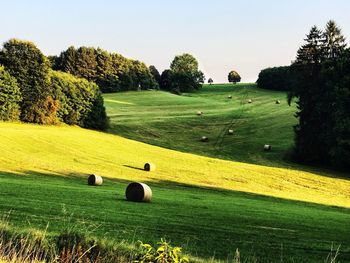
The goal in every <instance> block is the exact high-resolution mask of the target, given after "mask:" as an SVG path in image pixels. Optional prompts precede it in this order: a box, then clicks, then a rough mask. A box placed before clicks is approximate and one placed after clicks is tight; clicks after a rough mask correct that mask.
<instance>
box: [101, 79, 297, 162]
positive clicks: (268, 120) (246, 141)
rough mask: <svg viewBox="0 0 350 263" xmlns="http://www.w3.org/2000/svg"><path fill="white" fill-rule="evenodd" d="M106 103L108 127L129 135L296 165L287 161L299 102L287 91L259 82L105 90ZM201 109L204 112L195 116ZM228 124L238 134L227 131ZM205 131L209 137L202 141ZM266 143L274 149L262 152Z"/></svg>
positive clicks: (185, 148)
mask: <svg viewBox="0 0 350 263" xmlns="http://www.w3.org/2000/svg"><path fill="white" fill-rule="evenodd" d="M229 95H231V96H232V99H229V98H228V96H229ZM248 99H251V100H252V103H251V104H249V103H248ZM276 100H280V102H281V104H276V103H275V102H276ZM105 105H106V108H107V111H108V115H109V116H110V118H111V124H112V127H111V130H110V131H111V132H112V133H116V134H119V135H122V136H124V137H127V138H130V139H134V140H138V141H143V142H146V143H150V144H154V145H158V146H161V147H166V148H170V149H175V150H180V151H184V152H191V153H196V154H200V155H205V156H211V157H218V158H222V159H228V160H236V161H242V162H250V163H255V164H263V165H269V166H284V167H286V166H287V167H288V166H292V165H293V164H291V163H287V162H286V161H283V158H284V157H285V155H286V153H287V152H288V150H289V149H290V148H291V147H292V145H293V128H292V127H293V125H295V124H296V119H295V117H294V112H295V111H296V109H295V106H292V107H290V106H288V104H287V101H286V93H285V92H277V91H268V90H261V89H258V88H256V85H255V84H237V85H230V84H222V85H205V86H204V88H203V89H202V90H201V91H200V92H197V93H191V94H184V95H183V96H178V95H174V94H171V93H168V92H162V91H147V92H125V93H114V94H105ZM197 111H203V112H204V114H203V115H202V116H197V115H196V113H197ZM228 129H233V130H234V135H232V136H230V135H228V134H227V132H228ZM202 136H207V137H208V138H209V142H208V143H202V142H200V138H201V137H202ZM264 144H270V145H272V149H273V150H272V151H271V152H269V153H266V152H263V151H262V149H263V146H264Z"/></svg>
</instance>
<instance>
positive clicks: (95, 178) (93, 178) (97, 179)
mask: <svg viewBox="0 0 350 263" xmlns="http://www.w3.org/2000/svg"><path fill="white" fill-rule="evenodd" d="M102 183H103V179H102V177H101V176H99V175H95V174H90V175H89V178H88V185H102Z"/></svg>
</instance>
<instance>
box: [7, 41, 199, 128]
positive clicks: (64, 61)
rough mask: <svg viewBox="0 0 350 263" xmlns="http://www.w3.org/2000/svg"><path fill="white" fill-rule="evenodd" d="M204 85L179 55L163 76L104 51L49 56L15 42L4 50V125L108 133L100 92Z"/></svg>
mask: <svg viewBox="0 0 350 263" xmlns="http://www.w3.org/2000/svg"><path fill="white" fill-rule="evenodd" d="M204 80H205V78H204V74H203V73H202V72H201V71H200V70H199V69H198V61H197V60H196V59H195V58H194V57H193V56H192V55H190V54H182V55H179V56H176V57H175V58H174V60H173V61H172V63H171V65H170V69H168V70H165V71H164V72H163V73H162V74H161V75H160V74H159V72H158V70H157V69H156V67H155V66H150V67H147V66H146V64H145V63H143V62H140V61H138V60H132V59H128V58H125V57H123V56H122V55H120V54H117V53H109V52H107V51H105V50H103V49H100V48H92V47H79V48H75V47H69V48H68V49H67V50H65V51H63V52H61V53H60V55H58V56H49V57H46V56H45V55H44V54H43V53H42V52H41V51H40V50H39V49H38V48H37V47H36V46H35V44H34V43H32V42H28V41H21V40H18V39H11V40H9V41H7V42H6V43H4V45H3V47H2V49H0V120H3V121H17V120H20V121H23V122H30V123H39V124H57V123H59V122H64V123H67V124H70V125H79V126H81V127H85V128H92V129H99V130H106V129H107V127H108V118H107V115H106V111H105V108H104V105H103V97H102V93H101V92H118V91H127V90H149V89H163V90H166V91H170V92H174V93H182V92H192V91H195V90H198V89H199V88H200V87H201V86H202V84H203V83H204Z"/></svg>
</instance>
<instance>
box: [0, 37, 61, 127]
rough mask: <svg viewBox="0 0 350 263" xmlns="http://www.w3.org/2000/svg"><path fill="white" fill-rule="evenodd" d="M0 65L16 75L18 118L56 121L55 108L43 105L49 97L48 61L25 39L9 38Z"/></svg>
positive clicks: (27, 120) (36, 121)
mask: <svg viewBox="0 0 350 263" xmlns="http://www.w3.org/2000/svg"><path fill="white" fill-rule="evenodd" d="M0 64H2V65H3V66H5V68H6V70H7V71H8V72H9V73H10V75H11V76H13V77H15V78H16V80H17V83H18V86H19V88H20V90H21V93H22V96H23V102H22V103H21V120H22V121H25V122H35V123H43V124H51V123H53V122H55V121H56V120H55V115H56V111H55V109H56V108H55V107H49V108H48V110H49V111H47V112H45V110H44V109H43V108H42V105H44V104H45V105H46V104H47V101H48V100H50V98H49V97H50V96H51V92H50V79H49V69H50V62H49V61H48V59H47V58H46V57H45V56H44V55H43V54H42V53H41V51H40V50H39V49H38V48H37V47H36V46H35V45H34V44H33V43H32V42H28V41H21V40H17V39H11V40H9V41H8V42H6V43H5V44H4V46H3V49H2V50H1V52H0Z"/></svg>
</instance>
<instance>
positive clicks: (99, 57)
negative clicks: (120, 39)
mask: <svg viewBox="0 0 350 263" xmlns="http://www.w3.org/2000/svg"><path fill="white" fill-rule="evenodd" d="M51 61H52V68H53V69H54V70H61V71H64V72H67V73H70V74H73V75H74V76H77V77H79V78H85V79H87V80H89V81H93V82H95V83H96V84H97V85H98V86H99V87H100V88H101V90H102V91H103V92H116V91H125V90H137V89H138V88H139V87H141V89H144V90H146V89H157V88H158V83H157V81H156V79H155V78H154V76H153V75H152V73H151V71H150V69H149V68H148V67H147V66H146V65H145V63H143V62H140V61H138V60H132V59H127V58H125V57H123V56H122V55H120V54H117V53H109V52H107V51H105V50H103V49H100V48H97V49H95V48H92V47H79V48H77V49H76V48H74V47H69V48H68V49H67V50H65V51H63V52H62V53H61V54H60V55H59V56H58V57H54V58H51Z"/></svg>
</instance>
